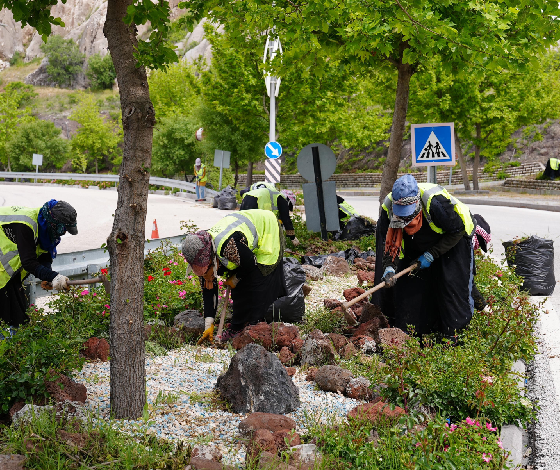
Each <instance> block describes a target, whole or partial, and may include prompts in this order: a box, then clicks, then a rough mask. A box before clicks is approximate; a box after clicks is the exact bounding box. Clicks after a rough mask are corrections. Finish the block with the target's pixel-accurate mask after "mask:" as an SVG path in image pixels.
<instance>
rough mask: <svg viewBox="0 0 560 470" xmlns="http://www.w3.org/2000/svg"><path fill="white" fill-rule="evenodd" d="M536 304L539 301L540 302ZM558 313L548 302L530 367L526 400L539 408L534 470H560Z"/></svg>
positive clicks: (559, 338)
mask: <svg viewBox="0 0 560 470" xmlns="http://www.w3.org/2000/svg"><path fill="white" fill-rule="evenodd" d="M535 300H536V301H540V300H542V298H541V299H539V298H536V299H535ZM559 313H560V312H556V311H554V309H553V308H552V306H551V304H550V302H549V301H547V302H546V303H545V304H544V307H543V308H542V309H541V315H540V318H539V321H538V323H537V342H538V353H537V355H536V356H535V359H534V361H533V362H532V363H531V364H530V365H529V367H528V372H529V380H528V398H529V399H531V400H532V401H533V402H536V403H537V404H538V406H539V407H540V410H539V411H538V413H537V420H536V423H535V424H534V425H533V426H531V427H530V431H531V435H532V439H531V440H532V446H533V448H532V455H531V458H530V460H531V462H532V464H533V465H534V466H533V469H535V470H553V469H560V452H559V451H558V443H559V442H560V418H559V417H560V318H559V317H558V314H559Z"/></svg>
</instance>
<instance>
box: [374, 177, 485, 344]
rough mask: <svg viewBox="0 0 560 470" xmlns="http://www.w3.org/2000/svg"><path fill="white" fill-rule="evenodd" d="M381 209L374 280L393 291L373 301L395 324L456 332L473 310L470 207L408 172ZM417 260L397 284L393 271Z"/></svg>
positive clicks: (421, 330)
mask: <svg viewBox="0 0 560 470" xmlns="http://www.w3.org/2000/svg"><path fill="white" fill-rule="evenodd" d="M382 208H383V210H382V211H381V215H380V217H379V220H378V222H377V257H376V270H375V278H376V282H381V281H385V287H388V288H390V289H388V290H387V289H383V290H382V291H381V293H379V294H377V293H376V294H374V296H373V298H372V301H373V302H374V303H375V304H377V305H379V306H380V307H381V310H382V311H383V313H384V314H385V315H386V316H387V317H388V318H389V319H390V322H391V323H392V324H394V325H395V326H396V327H397V328H401V329H402V330H407V329H408V328H409V325H412V326H413V327H414V332H415V333H416V334H418V335H422V334H426V333H431V332H439V333H441V334H443V335H444V336H446V337H452V336H454V335H455V334H456V332H458V331H460V330H461V329H462V328H464V327H465V326H466V325H467V324H468V323H469V322H470V320H471V318H472V315H473V308H474V299H473V274H474V264H473V263H474V255H473V245H472V236H473V234H474V231H475V224H474V222H473V218H472V216H471V213H470V211H469V209H468V207H467V206H466V205H465V204H463V203H462V202H461V201H459V200H458V199H456V198H455V197H453V196H451V195H450V194H449V193H448V192H447V191H446V190H445V188H443V187H441V186H439V185H437V184H430V183H421V184H418V183H417V182H416V179H415V178H414V177H413V176H412V175H405V176H402V177H401V178H399V179H397V181H395V184H394V185H393V191H392V192H391V193H389V194H388V195H387V197H386V198H385V200H384V202H383V206H382ZM413 263H417V264H418V270H417V271H416V274H415V275H414V276H404V277H401V278H399V279H398V282H396V281H397V280H396V279H394V276H395V274H396V273H397V272H399V271H402V270H403V269H405V268H406V267H408V266H410V265H411V264H413ZM378 292H379V291H378Z"/></svg>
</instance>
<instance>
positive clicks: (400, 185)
mask: <svg viewBox="0 0 560 470" xmlns="http://www.w3.org/2000/svg"><path fill="white" fill-rule="evenodd" d="M392 196H393V214H395V215H396V216H397V217H408V216H410V215H412V214H413V213H414V211H415V210H416V208H417V207H418V201H419V200H420V190H419V189H418V183H417V182H416V179H415V178H414V176H412V175H404V176H401V177H400V178H399V179H398V180H397V181H395V184H393V192H392Z"/></svg>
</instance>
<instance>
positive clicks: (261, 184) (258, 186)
mask: <svg viewBox="0 0 560 470" xmlns="http://www.w3.org/2000/svg"><path fill="white" fill-rule="evenodd" d="M261 188H268V189H272V191H276V186H274V183H266V182H264V181H259V182H258V183H253V184H252V185H251V188H250V189H251V191H254V190H255V189H261Z"/></svg>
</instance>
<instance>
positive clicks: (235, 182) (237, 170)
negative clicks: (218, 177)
mask: <svg viewBox="0 0 560 470" xmlns="http://www.w3.org/2000/svg"><path fill="white" fill-rule="evenodd" d="M238 179H239V162H238V161H237V160H235V179H234V180H233V187H234V188H237V180H238Z"/></svg>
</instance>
